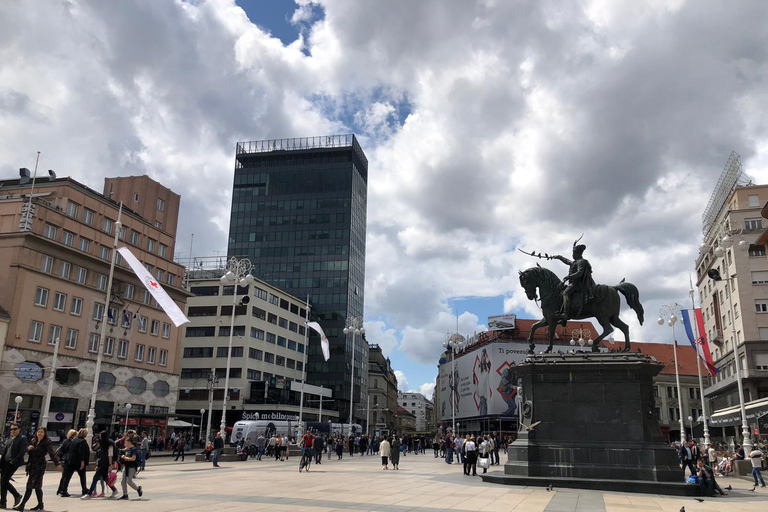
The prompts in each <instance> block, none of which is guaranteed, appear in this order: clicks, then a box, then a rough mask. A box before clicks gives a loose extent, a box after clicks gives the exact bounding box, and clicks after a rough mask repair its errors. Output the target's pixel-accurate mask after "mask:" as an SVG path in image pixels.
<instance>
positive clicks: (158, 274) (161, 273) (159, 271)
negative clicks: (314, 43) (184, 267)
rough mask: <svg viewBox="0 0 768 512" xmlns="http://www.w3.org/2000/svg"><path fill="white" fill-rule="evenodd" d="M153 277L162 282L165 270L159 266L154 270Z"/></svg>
mask: <svg viewBox="0 0 768 512" xmlns="http://www.w3.org/2000/svg"><path fill="white" fill-rule="evenodd" d="M155 277H156V278H157V280H158V281H160V282H161V283H162V282H163V278H164V277H165V271H164V270H163V269H161V268H158V269H157V270H156V271H155Z"/></svg>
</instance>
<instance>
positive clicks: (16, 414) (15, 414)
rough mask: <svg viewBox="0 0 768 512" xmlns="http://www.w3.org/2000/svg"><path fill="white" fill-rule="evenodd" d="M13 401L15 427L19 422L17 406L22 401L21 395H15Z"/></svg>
mask: <svg viewBox="0 0 768 512" xmlns="http://www.w3.org/2000/svg"><path fill="white" fill-rule="evenodd" d="M13 401H14V402H16V411H15V412H14V413H13V424H14V425H16V423H17V422H18V421H19V405H20V404H21V402H23V401H24V398H22V396H21V395H16V398H14V399H13Z"/></svg>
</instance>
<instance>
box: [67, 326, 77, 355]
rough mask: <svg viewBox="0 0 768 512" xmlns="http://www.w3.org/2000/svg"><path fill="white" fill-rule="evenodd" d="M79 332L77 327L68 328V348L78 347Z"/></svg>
mask: <svg viewBox="0 0 768 512" xmlns="http://www.w3.org/2000/svg"><path fill="white" fill-rule="evenodd" d="M79 334H80V332H79V331H78V330H77V329H67V345H66V347H67V348H69V349H72V350H74V349H76V348H77V337H78V336H79Z"/></svg>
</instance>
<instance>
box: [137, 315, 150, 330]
mask: <svg viewBox="0 0 768 512" xmlns="http://www.w3.org/2000/svg"><path fill="white" fill-rule="evenodd" d="M136 318H138V320H139V332H147V317H145V316H141V315H138V316H137V317H136Z"/></svg>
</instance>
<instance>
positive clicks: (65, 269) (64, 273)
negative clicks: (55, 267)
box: [59, 261, 72, 279]
mask: <svg viewBox="0 0 768 512" xmlns="http://www.w3.org/2000/svg"><path fill="white" fill-rule="evenodd" d="M71 271H72V265H71V264H70V263H68V262H66V261H62V262H61V264H60V265H59V277H61V278H63V279H69V274H70V272H71Z"/></svg>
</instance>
